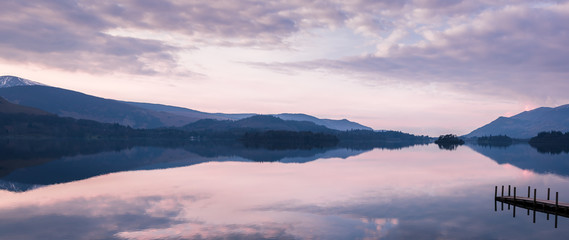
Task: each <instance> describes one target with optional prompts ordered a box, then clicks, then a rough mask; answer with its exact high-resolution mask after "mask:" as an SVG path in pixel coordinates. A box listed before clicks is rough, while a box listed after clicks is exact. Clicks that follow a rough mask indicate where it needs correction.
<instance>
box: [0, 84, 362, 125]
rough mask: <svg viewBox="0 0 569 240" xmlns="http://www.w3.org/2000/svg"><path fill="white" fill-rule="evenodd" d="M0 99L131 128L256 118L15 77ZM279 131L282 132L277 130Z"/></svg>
mask: <svg viewBox="0 0 569 240" xmlns="http://www.w3.org/2000/svg"><path fill="white" fill-rule="evenodd" d="M0 96H1V97H4V98H5V99H6V100H8V101H10V102H12V103H16V104H20V105H25V106H30V107H34V108H38V109H41V110H43V111H46V112H49V113H52V114H57V115H59V116H62V117H72V118H78V119H88V120H94V121H99V122H104V123H119V124H122V125H126V126H131V127H134V128H157V127H180V126H184V125H187V124H189V123H192V122H196V121H198V120H200V119H215V120H243V119H246V118H249V117H252V116H256V115H257V114H252V113H243V114H225V113H207V112H200V111H196V110H192V109H188V108H183V107H174V106H168V105H162V104H152V103H140V102H124V101H117V100H112V99H104V98H99V97H95V96H90V95H87V94H83V93H80V92H75V91H71V90H66V89H61V88H55V87H49V86H45V85H43V84H40V83H37V82H33V81H30V80H26V79H22V78H19V77H14V76H2V77H0ZM273 116H275V117H278V118H280V119H282V120H292V121H308V122H312V123H314V124H317V125H320V126H324V127H327V128H330V129H335V130H340V131H345V130H372V129H371V128H369V127H366V126H363V125H361V124H359V123H356V122H351V121H348V120H346V119H342V120H332V119H320V118H316V117H313V116H310V115H306V114H291V113H281V114H274V115H273ZM277 130H281V129H277Z"/></svg>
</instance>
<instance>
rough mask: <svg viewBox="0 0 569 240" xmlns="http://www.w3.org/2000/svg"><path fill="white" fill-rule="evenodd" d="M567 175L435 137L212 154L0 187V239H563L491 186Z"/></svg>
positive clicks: (551, 181) (539, 182)
mask: <svg viewBox="0 0 569 240" xmlns="http://www.w3.org/2000/svg"><path fill="white" fill-rule="evenodd" d="M121 151H122V150H121ZM184 151H185V150H184ZM322 154H324V155H325V153H322ZM167 155H170V154H167ZM160 156H163V155H160ZM145 169H150V168H145ZM568 183H569V180H568V179H567V178H566V177H563V176H559V175H555V174H539V173H534V172H532V171H528V170H524V169H520V168H518V167H516V166H514V165H512V164H508V163H503V164H500V163H498V162H496V161H494V160H492V159H489V158H488V157H485V156H484V155H481V154H478V153H477V152H475V151H472V150H471V149H470V148H468V147H459V148H457V149H456V150H455V151H441V150H439V149H438V147H437V146H436V145H428V146H413V147H410V148H404V149H400V150H386V149H375V150H373V151H367V152H363V153H359V154H354V155H353V156H348V157H346V158H345V159H344V158H340V157H331V158H317V159H315V160H314V161H307V162H303V163H301V164H299V163H292V164H291V163H283V162H263V163H260V162H253V161H250V160H249V161H234V160H228V161H208V162H202V163H200V164H195V165H191V166H184V167H177V168H169V169H154V170H137V171H127V172H116V173H111V174H106V175H101V176H96V177H91V178H88V179H83V180H79V181H72V182H66V183H60V184H55V185H50V186H45V187H42V188H37V189H31V190H29V191H26V192H10V191H0V238H5V239H34V238H46V237H47V238H52V239H93V238H103V239H113V238H115V239H123V238H125V239H180V238H182V239H199V238H221V239H227V238H244V239H266V238H269V239H291V238H294V239H314V238H317V239H364V238H367V239H381V238H384V239H433V238H446V239H464V238H468V239H481V238H482V239H486V238H497V239H500V238H502V239H503V238H519V239H536V238H548V239H559V238H562V237H564V236H566V235H567V234H569V229H567V228H558V229H553V228H551V225H550V224H548V223H544V222H545V221H543V222H539V221H538V222H537V223H536V224H533V223H532V222H531V221H511V215H510V214H496V213H495V212H494V211H493V210H494V209H493V206H491V204H489V202H490V201H489V200H491V198H490V194H489V189H492V188H494V186H495V185H496V184H500V185H502V184H515V185H518V186H527V185H531V186H534V187H536V188H539V189H545V188H547V187H551V188H552V189H559V192H560V198H561V199H569V196H568V195H567V193H569V187H568V186H569V184H568ZM546 184H547V186H546ZM498 213H500V212H498ZM559 221H560V224H561V225H562V226H566V224H568V223H567V221H566V220H565V219H559ZM563 221H565V222H563Z"/></svg>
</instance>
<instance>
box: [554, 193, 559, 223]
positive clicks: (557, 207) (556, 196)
mask: <svg viewBox="0 0 569 240" xmlns="http://www.w3.org/2000/svg"><path fill="white" fill-rule="evenodd" d="M558 209H559V192H555V228H557V210H558Z"/></svg>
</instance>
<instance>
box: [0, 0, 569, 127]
mask: <svg viewBox="0 0 569 240" xmlns="http://www.w3.org/2000/svg"><path fill="white" fill-rule="evenodd" d="M0 4H1V7H0V36H1V37H0V75H15V76H19V77H22V78H26V79H29V80H33V81H37V82H40V83H43V84H48V85H51V86H55V87H61V88H66V89H71V90H75V91H80V92H84V93H87V94H91V95H95V96H99V97H104V98H112V99H119V100H128V101H140V102H150V103H162V104H168V105H175V106H181V107H187V108H191V109H195V110H200V111H205V112H224V113H260V114H274V113H306V114H310V115H313V116H316V117H320V118H331V119H344V118H346V119H350V120H352V121H357V122H359V123H361V124H364V125H366V126H370V127H372V128H374V129H377V130H380V129H391V130H399V131H404V132H410V133H414V134H427V135H431V136H438V135H440V134H446V133H455V134H459V135H462V134H467V133H469V132H470V131H472V130H474V129H476V128H478V127H481V126H483V125H484V124H487V123H489V122H490V121H492V120H494V119H496V118H497V117H499V116H512V115H515V114H517V113H519V112H522V111H526V110H530V109H534V108H536V107H541V106H547V107H555V106H559V105H564V104H568V103H569V94H567V92H569V47H568V46H567V44H568V43H569V25H568V24H567V23H568V22H569V1H562V0H560V1H547V0H544V1H539V0H527V1H526V0H479V1H473V0H401V1H387V0H386V1H371V0H354V1H335V0H328V1H300V0H282V1H281V0H274V1H262V0H259V1H256V0H227V1H224V0H221V1H199V0H196V1H192V0H188V1H180V0H163V1H154V0H124V1H111V0H98V1H86V0H85V1H82V0H75V1H73V0H54V1H42V0H29V1H21V0H3V1H2V3H0Z"/></svg>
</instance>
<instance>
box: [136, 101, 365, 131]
mask: <svg viewBox="0 0 569 240" xmlns="http://www.w3.org/2000/svg"><path fill="white" fill-rule="evenodd" d="M125 103H128V104H131V105H133V106H136V107H140V108H145V109H148V110H153V111H160V112H165V113H170V114H175V115H180V116H185V117H188V118H190V119H192V120H195V121H197V120H199V119H216V120H241V119H245V118H249V117H252V116H255V115H257V114H254V113H231V114H228V113H206V112H200V111H196V110H192V109H188V108H182V107H173V106H168V105H162V104H151V103H138V102H125ZM272 116H275V117H278V118H280V119H282V120H292V121H308V122H313V123H315V124H317V125H321V126H325V127H327V128H330V129H335V130H340V131H346V130H373V129H372V128H370V127H367V126H364V125H361V124H359V123H356V122H352V121H349V120H347V119H342V120H332V119H320V118H316V117H313V116H310V115H307V114H301V113H281V114H272Z"/></svg>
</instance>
